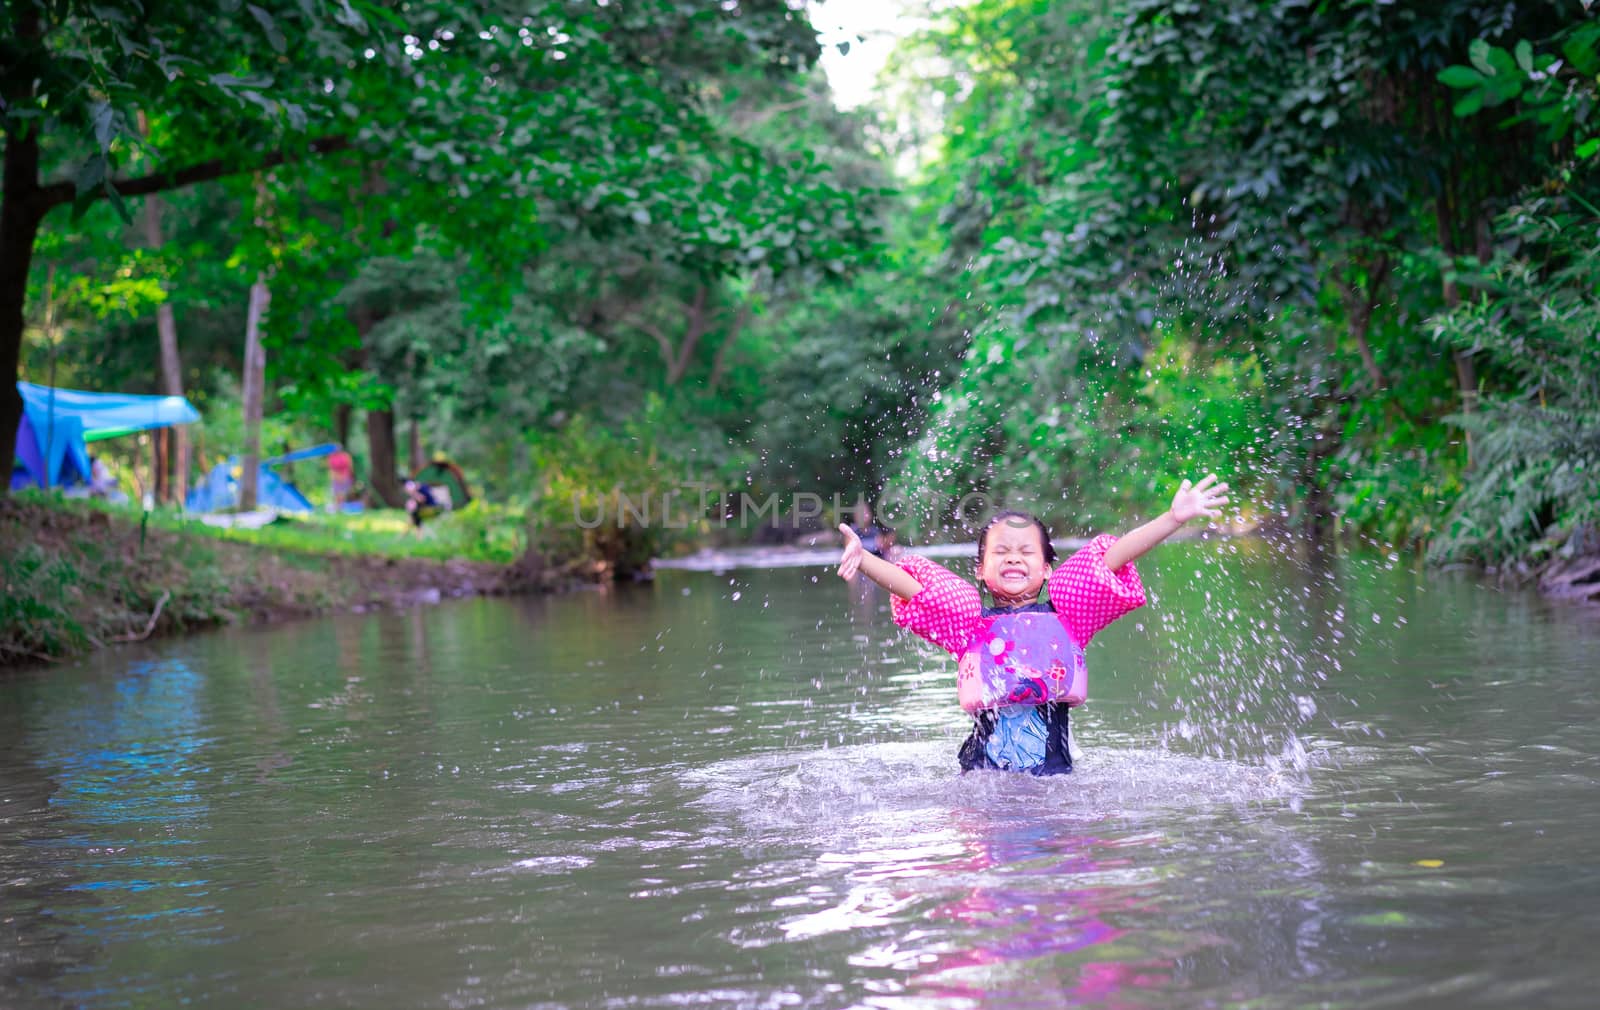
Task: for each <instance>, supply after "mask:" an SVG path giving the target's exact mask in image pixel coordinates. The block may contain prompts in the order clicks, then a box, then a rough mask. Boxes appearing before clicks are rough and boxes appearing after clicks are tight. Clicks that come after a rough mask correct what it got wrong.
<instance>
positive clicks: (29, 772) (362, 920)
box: [0, 541, 1600, 1010]
mask: <svg viewBox="0 0 1600 1010" xmlns="http://www.w3.org/2000/svg"><path fill="white" fill-rule="evenodd" d="M1142 567H1143V569H1144V575H1145V578H1146V582H1147V584H1148V586H1149V588H1150V594H1151V597H1152V602H1151V606H1150V607H1148V608H1146V609H1145V610H1143V611H1140V612H1138V613H1136V614H1134V615H1132V616H1130V617H1128V618H1125V619H1124V620H1123V621H1121V622H1120V623H1118V624H1117V625H1115V626H1113V627H1112V628H1111V629H1109V630H1108V631H1106V632H1105V633H1103V635H1102V636H1101V637H1100V638H1099V639H1097V640H1096V642H1095V643H1094V645H1093V646H1091V648H1090V652H1089V657H1090V700H1089V703H1088V705H1087V706H1085V707H1084V708H1083V709H1081V710H1080V711H1079V713H1078V716H1077V718H1076V719H1075V726H1076V728H1077V730H1078V737H1079V741H1080V743H1081V744H1082V746H1083V748H1084V750H1085V751H1086V757H1085V758H1084V759H1083V760H1082V761H1081V762H1080V765H1079V770H1078V771H1077V772H1076V773H1075V774H1073V775H1071V776H1066V777H1061V778H1056V779H1047V780H1036V779H1031V778H1027V777H1023V776H1013V775H1007V774H1004V773H979V774H972V775H967V776H962V775H960V774H959V773H958V771H957V768H956V763H955V757H954V751H955V748H956V745H957V744H958V743H959V739H960V737H961V735H962V734H963V732H964V727H963V717H962V715H961V713H960V711H959V709H958V708H957V707H956V703H955V687H954V675H953V663H952V662H951V661H949V660H948V659H947V658H945V657H943V656H942V655H940V654H939V653H937V652H935V651H934V650H933V649H932V648H931V647H928V646H925V645H923V644H921V643H919V642H917V641H915V640H911V639H908V638H906V637H905V636H903V635H902V634H900V633H899V632H897V631H896V630H895V629H894V627H893V625H892V623H891V622H890V620H889V618H888V613H887V599H886V597H885V596H884V595H883V594H882V593H881V592H879V591H877V590H873V589H870V588H867V587H855V588H852V587H847V586H845V585H844V584H843V583H840V582H839V581H838V580H837V579H836V578H834V577H833V576H832V575H830V574H828V572H827V571H826V570H825V569H823V568H821V567H818V566H816V565H801V566H797V567H787V568H769V569H735V570H729V571H716V572H711V571H708V572H694V571H664V572H662V573H661V574H660V576H659V577H658V579H657V580H656V581H655V582H654V583H653V584H649V585H641V586H627V587H618V588H616V589H613V590H609V591H605V592H600V591H594V592H582V593H576V594H572V595H566V596H557V597H550V598H539V599H515V600H472V601H463V602H457V603H449V604H446V605H442V606H438V607H433V608H428V609H421V610H415V611H411V612H406V613H398V614H397V613H388V614H374V615H366V616H345V617H338V618H332V619H327V620H320V621H312V622H306V623H301V624H295V625H291V626H287V627H281V628H276V629H272V630H264V631H263V630H238V631H226V632H219V633H214V634H206V635H201V636H197V637H193V638H189V639H186V640H181V641H170V642H163V643H157V644H152V645H149V646H140V647H130V648H123V649H119V650H115V651H110V652H107V653H105V654H103V655H100V656H97V657H95V658H93V659H91V660H88V661H86V662H83V663H80V664H77V665H70V666H68V665H63V666H58V667H53V668H50V669H48V670H43V671H39V672H36V673H27V674H21V675H15V676H12V677H9V678H6V679H4V680H0V1005H3V1006H6V1007H12V1008H32V1007H174V1006H179V1005H190V1006H197V1005H205V1006H220V1007H273V1008H278V1007H282V1008H301V1007H361V1008H366V1007H371V1008H385V1010H388V1008H397V1007H506V1008H511V1007H515V1008H524V1007H679V1006H701V1005H709V1006H733V1007H857V1006H869V1007H886V1008H934V1007H978V1006H996V1007H1008V1008H1009V1007H1059V1006H1062V1005H1081V1006H1097V1007H1185V1006H1196V1007H1202V1006H1250V1007H1299V1006H1308V1007H1309V1006H1319V1007H1320V1006H1331V1007H1383V1006H1404V1007H1431V1006H1438V1007H1462V1006H1467V1007H1510V1006H1515V1007H1562V1006H1565V1007H1578V1006H1584V1007H1587V1006H1590V1005H1592V1004H1593V1001H1594V998H1595V996H1594V991H1593V990H1594V989H1595V988H1596V984H1597V983H1600V967H1597V961H1596V959H1595V957H1594V954H1593V948H1594V947H1595V945H1596V943H1597V942H1600V802H1597V801H1600V740H1597V738H1596V728H1597V718H1596V717H1597V715H1600V694H1597V692H1596V691H1595V689H1594V683H1593V682H1594V679H1595V676H1596V674H1597V672H1600V620H1597V619H1596V618H1595V616H1594V615H1593V614H1592V613H1586V612H1582V611H1576V610H1572V609H1566V608H1562V607H1557V606H1553V605H1548V604H1546V603H1544V602H1542V601H1540V600H1539V599H1538V598H1536V597H1535V596H1533V595H1531V594H1521V593H1509V592H1500V591H1497V590H1495V589H1493V588H1489V587H1485V586H1482V585H1479V584H1475V583H1474V582H1472V581H1470V580H1467V579H1452V578H1450V577H1448V576H1445V577H1432V578H1428V577H1424V576H1421V575H1418V574H1417V573H1415V572H1414V571H1411V570H1410V569H1408V568H1407V567H1406V566H1405V565H1404V564H1403V563H1400V562H1398V561H1396V560H1395V559H1391V558H1386V557H1383V556H1381V555H1370V556H1365V557H1358V558H1354V559H1345V560H1343V561H1341V562H1338V563H1337V564H1335V565H1333V566H1331V567H1327V568H1320V569H1312V568H1308V567H1306V566H1305V565H1303V564H1301V563H1300V562H1299V561H1298V560H1296V559H1294V558H1292V557H1285V556H1282V555H1280V554H1278V553H1276V552H1275V550H1274V549H1273V548H1270V547H1269V546H1267V545H1264V544H1260V543H1256V542H1251V541H1235V542H1223V543H1211V544H1185V545H1169V546H1166V547H1163V548H1161V549H1160V550H1158V551H1157V552H1156V553H1155V554H1154V555H1152V556H1151V557H1150V558H1148V559H1147V560H1146V562H1145V563H1143V564H1142Z"/></svg>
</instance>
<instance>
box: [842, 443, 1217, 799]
mask: <svg viewBox="0 0 1600 1010" xmlns="http://www.w3.org/2000/svg"><path fill="white" fill-rule="evenodd" d="M1227 492H1228V485H1226V484H1219V483H1217V476H1216V474H1207V475H1206V478H1205V479H1204V480H1202V481H1201V482H1200V483H1198V484H1194V485H1191V484H1190V483H1189V481H1187V480H1186V481H1184V482H1183V485H1182V487H1180V488H1179V489H1178V493H1177V494H1176V495H1174V496H1173V498H1172V507H1171V508H1170V509H1168V510H1167V512H1166V514H1164V515H1162V516H1161V517H1160V518H1157V519H1153V520H1151V521H1150V522H1148V523H1145V524H1144V525H1143V526H1140V527H1139V528H1138V529H1136V530H1134V531H1133V532H1131V533H1128V534H1127V535H1125V536H1123V537H1122V538H1120V539H1119V538H1117V537H1113V536H1099V537H1095V538H1094V540H1092V541H1090V543H1089V545H1088V546H1086V547H1084V548H1083V549H1082V550H1080V551H1078V552H1077V553H1076V554H1074V555H1073V556H1072V557H1070V558H1068V559H1067V560H1066V563H1064V564H1062V565H1060V566H1059V567H1056V568H1054V569H1053V570H1052V566H1054V565H1055V562H1056V552H1055V548H1054V547H1052V546H1051V544H1050V535H1049V532H1048V531H1047V530H1046V529H1045V528H1044V523H1042V522H1040V521H1039V520H1038V519H1037V518H1035V517H1034V516H1031V515H1029V514H1028V513H1026V512H1012V511H1004V512H998V513H996V514H995V515H994V516H993V517H991V518H990V520H989V522H988V523H987V524H985V525H984V527H983V529H982V530H981V531H980V532H979V533H978V567H977V571H978V580H979V581H980V582H981V583H982V584H983V586H984V587H985V588H987V589H988V590H989V595H990V596H991V597H993V599H994V606H990V607H986V606H984V605H983V600H982V597H981V595H980V594H979V592H978V590H977V588H976V587H974V586H973V585H972V584H971V583H969V582H967V581H966V580H965V579H962V578H961V577H960V576H958V575H956V574H955V573H954V572H951V571H950V570H949V569H948V568H944V567H943V566H941V565H937V564H935V563H933V562H932V561H929V560H928V559H927V558H919V557H915V556H912V557H906V558H903V559H902V560H901V561H900V562H899V563H898V564H895V563H891V562H888V561H885V560H884V559H882V558H879V557H874V556H873V555H871V554H868V553H866V552H865V551H863V550H862V547H861V540H860V538H859V537H857V536H856V535H855V533H854V532H853V531H852V530H851V529H850V527H849V526H847V525H841V526H840V527H839V532H841V533H843V534H844V538H845V543H844V555H843V557H841V558H840V559H839V577H840V578H843V579H846V580H849V579H852V578H854V577H855V574H856V572H857V571H860V572H861V573H863V574H864V575H866V576H867V578H869V579H871V580H872V581H873V582H876V583H877V584H878V585H880V586H882V587H883V588H885V589H887V590H889V592H890V594H891V596H890V607H891V609H892V610H893V612H894V620H895V623H896V624H898V625H900V627H902V628H909V629H910V630H912V631H914V632H916V633H917V634H918V635H921V636H922V637H923V638H926V639H927V640H928V641H930V642H932V643H934V644H935V645H938V646H940V647H941V648H944V649H946V650H947V651H949V653H950V654H951V655H953V656H955V657H956V659H957V676H956V695H957V698H958V699H959V700H960V702H961V707H962V708H963V709H965V710H966V711H967V712H968V713H969V714H971V715H972V717H973V722H974V726H973V729H972V735H971V736H969V737H967V740H966V742H965V743H963V744H962V745H961V751H960V755H959V757H960V760H961V767H962V769H963V770H971V769H973V768H1005V769H1010V770H1014V771H1025V772H1029V773H1031V774H1034V775H1060V774H1064V773H1066V772H1070V771H1072V750H1071V746H1070V741H1069V736H1068V734H1069V732H1070V729H1069V721H1068V718H1067V712H1068V710H1069V709H1070V708H1072V707H1073V706H1076V705H1081V704H1083V700H1084V698H1085V697H1086V696H1087V694H1088V671H1087V667H1086V666H1085V664H1084V659H1083V650H1084V648H1085V647H1086V646H1088V644H1089V640H1090V639H1091V638H1093V637H1094V636H1095V633H1096V632H1098V631H1099V630H1100V629H1102V628H1104V627H1105V626H1106V625H1108V624H1110V623H1111V622H1112V621H1115V620H1116V619H1117V618H1119V617H1121V616H1122V615H1123V614H1126V613H1128V612H1129V611H1132V610H1135V609H1137V608H1139V607H1142V606H1144V585H1143V584H1142V583H1141V582H1140V581H1139V573H1138V572H1137V571H1136V570H1135V569H1134V567H1133V561H1134V560H1135V559H1137V558H1140V557H1142V556H1144V554H1145V552H1146V551H1148V550H1150V548H1152V547H1154V546H1155V545H1156V544H1159V543H1160V542H1161V541H1163V540H1165V539H1167V538H1168V537H1170V536H1171V535H1172V534H1174V533H1176V532H1177V531H1178V530H1179V529H1180V528H1182V527H1183V525H1184V524H1185V523H1187V522H1188V521H1189V520H1191V519H1196V518H1199V517H1201V516H1206V517H1209V518H1215V517H1217V516H1219V515H1221V514H1222V513H1221V510H1220V508H1219V506H1222V505H1226V504H1227V503H1228V497H1227ZM1047 583H1048V585H1049V596H1048V601H1049V602H1047V603H1040V602H1038V597H1039V590H1040V589H1041V588H1042V587H1044V586H1045V585H1046V584H1047Z"/></svg>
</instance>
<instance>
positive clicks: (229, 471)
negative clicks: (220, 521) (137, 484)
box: [183, 453, 312, 512]
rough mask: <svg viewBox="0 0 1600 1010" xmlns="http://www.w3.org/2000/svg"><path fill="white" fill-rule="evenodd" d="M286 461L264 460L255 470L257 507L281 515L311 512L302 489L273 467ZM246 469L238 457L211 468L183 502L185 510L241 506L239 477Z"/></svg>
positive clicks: (285, 459) (224, 508)
mask: <svg viewBox="0 0 1600 1010" xmlns="http://www.w3.org/2000/svg"><path fill="white" fill-rule="evenodd" d="M289 455H290V456H294V455H295V454H294V453H290V454H289ZM298 458H301V459H305V458H310V457H298ZM285 461H288V460H287V457H283V456H280V457H277V458H276V459H273V460H266V461H263V462H262V463H261V464H260V465H259V466H258V467H256V504H257V505H258V506H260V507H261V508H274V509H277V510H278V511H280V512H310V511H312V508H311V503H310V502H309V501H307V500H306V496H305V495H303V494H301V493H300V489H299V488H297V487H295V486H294V485H293V484H291V483H289V482H288V481H286V480H284V479H283V478H282V477H279V476H278V475H277V473H276V472H275V471H274V470H273V469H272V467H271V465H270V464H271V463H281V462H285ZM243 469H244V468H243V467H242V466H240V464H239V457H237V456H229V457H228V459H227V461H226V462H222V463H218V464H217V465H216V466H214V467H212V468H211V472H210V473H208V474H206V477H205V480H202V481H201V482H200V483H198V484H196V485H195V486H194V487H193V488H192V489H191V490H190V491H189V497H187V498H185V499H184V500H183V507H184V509H185V510H186V511H189V512H222V511H225V510H227V509H231V508H233V507H234V506H236V505H238V504H239V474H240V473H241V472H242V471H243Z"/></svg>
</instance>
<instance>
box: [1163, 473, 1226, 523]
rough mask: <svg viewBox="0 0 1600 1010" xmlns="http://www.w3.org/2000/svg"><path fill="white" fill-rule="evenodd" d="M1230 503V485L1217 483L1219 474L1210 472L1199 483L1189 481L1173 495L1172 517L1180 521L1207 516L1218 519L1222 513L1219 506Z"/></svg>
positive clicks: (1184, 521)
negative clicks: (1192, 483)
mask: <svg viewBox="0 0 1600 1010" xmlns="http://www.w3.org/2000/svg"><path fill="white" fill-rule="evenodd" d="M1226 504H1228V485H1226V484H1219V483H1217V475H1216V474H1214V473H1208V474H1206V476H1205V479H1204V480H1202V481H1201V482H1200V483H1198V484H1194V485H1191V484H1190V483H1189V482H1188V481H1184V482H1183V486H1182V487H1180V488H1178V493H1177V494H1175V495H1173V496H1172V518H1174V519H1176V520H1178V522H1180V523H1186V522H1188V521H1189V520H1190V519H1194V518H1197V517H1199V516H1205V517H1207V518H1209V519H1216V518H1217V517H1219V516H1221V515H1222V509H1221V508H1220V507H1219V506H1222V505H1226Z"/></svg>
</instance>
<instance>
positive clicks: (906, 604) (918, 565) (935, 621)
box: [889, 555, 983, 656]
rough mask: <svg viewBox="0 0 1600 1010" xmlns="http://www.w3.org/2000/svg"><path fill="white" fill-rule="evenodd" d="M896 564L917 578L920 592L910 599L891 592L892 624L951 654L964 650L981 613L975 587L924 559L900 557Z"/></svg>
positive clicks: (979, 598)
mask: <svg viewBox="0 0 1600 1010" xmlns="http://www.w3.org/2000/svg"><path fill="white" fill-rule="evenodd" d="M899 564H900V567H901V569H903V570H904V571H905V572H906V574H908V575H910V576H911V577H912V578H914V579H916V580H917V582H918V583H919V584H920V585H921V586H922V591H921V592H919V593H917V595H916V596H914V597H912V598H911V599H909V600H904V599H901V598H900V597H898V596H895V595H893V594H890V596H889V607H890V609H891V610H892V611H893V613H894V623H896V624H898V625H900V627H902V628H905V629H906V630H908V631H912V632H915V633H916V634H918V635H920V636H922V637H923V638H926V639H927V640H928V641H930V642H932V643H933V644H934V645H937V646H939V647H940V648H942V649H944V650H946V651H947V652H949V653H950V654H951V655H953V656H960V655H961V653H963V652H965V651H966V648H967V643H969V642H970V641H971V640H972V634H973V631H974V630H976V628H977V626H978V619H979V617H980V616H982V614H983V601H982V599H981V597H979V595H978V588H977V587H976V586H974V585H973V584H972V583H970V582H968V581H967V580H966V579H963V578H962V577H961V576H959V575H957V574H956V573H955V572H952V571H951V570H950V569H948V568H945V567H944V566H943V565H939V564H935V563H934V562H932V561H929V560H928V559H927V558H919V557H916V556H915V555H913V556H911V557H907V558H902V559H901V560H900V562H899Z"/></svg>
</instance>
